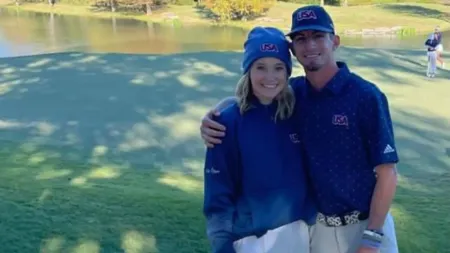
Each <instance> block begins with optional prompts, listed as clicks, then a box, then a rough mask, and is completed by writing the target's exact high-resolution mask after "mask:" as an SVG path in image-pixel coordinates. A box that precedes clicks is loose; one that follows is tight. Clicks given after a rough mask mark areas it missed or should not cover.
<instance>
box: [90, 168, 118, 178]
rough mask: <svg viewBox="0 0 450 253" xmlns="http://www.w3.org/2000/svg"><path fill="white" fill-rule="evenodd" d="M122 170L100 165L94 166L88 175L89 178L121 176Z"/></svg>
mask: <svg viewBox="0 0 450 253" xmlns="http://www.w3.org/2000/svg"><path fill="white" fill-rule="evenodd" d="M120 175H121V172H120V169H118V168H114V167H110V166H107V167H99V168H94V169H92V171H90V172H89V173H88V174H87V175H86V177H87V178H105V179H106V178H118V177H120Z"/></svg>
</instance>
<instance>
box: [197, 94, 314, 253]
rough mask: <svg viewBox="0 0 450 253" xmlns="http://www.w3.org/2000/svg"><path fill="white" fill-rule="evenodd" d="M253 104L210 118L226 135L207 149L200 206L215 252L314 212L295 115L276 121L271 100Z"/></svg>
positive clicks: (227, 250) (308, 217) (224, 252)
mask: <svg viewBox="0 0 450 253" xmlns="http://www.w3.org/2000/svg"><path fill="white" fill-rule="evenodd" d="M253 105H255V106H254V108H251V109H250V110H248V111H246V112H245V113H244V114H243V115H241V114H240V112H239V107H238V105H237V104H232V105H231V106H229V107H227V108H226V109H225V110H224V111H223V112H221V115H220V116H219V117H217V118H215V120H216V121H217V122H219V123H221V124H223V125H224V126H225V127H226V136H225V137H224V138H223V139H222V144H220V145H216V146H215V147H214V148H209V149H208V150H207V153H206V160H205V174H204V176H205V185H204V187H205V193H204V194H205V195H204V210H203V211H204V215H205V216H206V219H207V235H208V239H209V240H210V242H211V247H212V249H213V252H214V253H233V252H235V251H234V248H233V242H234V241H236V240H238V239H240V238H243V237H246V236H250V235H257V236H260V235H263V234H264V233H265V232H266V231H267V230H270V229H274V228H277V227H280V226H282V225H285V224H288V223H291V222H294V221H297V220H300V219H302V220H305V221H312V220H314V218H315V215H316V207H315V201H314V199H313V197H312V196H313V195H312V193H311V192H310V188H311V187H310V185H309V182H308V180H307V175H306V172H305V171H306V170H305V169H304V167H303V155H302V153H303V152H302V146H301V143H300V138H299V134H298V133H297V132H296V131H295V129H296V127H295V125H294V124H295V117H291V118H290V119H287V120H280V119H278V120H277V121H276V122H275V121H274V120H273V118H274V116H275V112H276V107H277V105H276V103H273V104H272V105H262V104H260V103H259V102H255V101H254V102H253Z"/></svg>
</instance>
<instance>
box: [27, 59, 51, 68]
mask: <svg viewBox="0 0 450 253" xmlns="http://www.w3.org/2000/svg"><path fill="white" fill-rule="evenodd" d="M52 61H53V59H50V58H44V59H40V60H38V61H35V62H32V63H28V64H27V67H29V68H37V67H42V66H44V65H46V64H48V63H50V62H52Z"/></svg>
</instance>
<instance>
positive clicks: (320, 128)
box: [201, 6, 398, 253]
mask: <svg viewBox="0 0 450 253" xmlns="http://www.w3.org/2000/svg"><path fill="white" fill-rule="evenodd" d="M288 36H289V37H290V38H291V40H292V52H293V54H294V55H295V57H296V58H297V60H298V61H299V62H300V64H301V65H302V66H303V68H304V70H305V73H306V77H296V78H292V79H291V86H292V88H293V89H294V91H295V93H296V98H297V103H296V114H297V115H296V116H297V117H298V119H297V121H298V123H299V131H300V132H301V137H302V138H301V140H302V142H303V145H304V147H305V149H306V155H307V159H308V167H309V168H308V169H309V174H310V179H311V182H312V184H313V186H314V190H315V192H316V199H317V204H318V208H319V212H320V213H319V215H318V219H317V223H316V224H315V225H314V226H313V227H312V229H311V236H312V238H311V252H312V253H324V252H326V253H375V252H381V253H398V248H397V240H396V235H395V228H394V223H393V218H392V216H391V215H390V213H389V209H390V205H391V203H392V199H393V197H394V194H395V190H396V184H397V174H396V167H395V164H396V163H397V162H398V156H397V151H396V146H395V142H394V134H393V127H392V122H391V117H390V113H389V106H388V101H387V99H386V96H385V95H384V94H383V93H382V92H381V91H380V90H379V89H378V88H377V87H376V86H375V85H374V84H372V83H370V82H368V81H366V80H365V79H363V78H362V77H360V76H358V75H356V74H354V73H351V72H350V70H349V69H348V67H347V66H346V64H345V63H343V62H336V60H335V50H336V49H337V48H338V47H339V45H340V38H339V36H337V35H336V34H335V31H334V25H333V21H332V19H331V17H330V16H329V14H328V13H327V12H326V11H325V10H324V9H323V8H322V7H319V6H306V7H302V8H299V9H297V10H296V11H295V12H294V13H293V15H292V27H291V31H290V32H289V33H288ZM229 100H230V99H228V100H224V101H222V102H221V103H220V104H219V105H218V106H217V107H218V108H220V107H221V106H223V105H225V104H227V103H229V102H228V101H229ZM211 113H213V112H210V113H209V114H208V115H207V116H205V117H204V118H203V120H202V127H201V132H202V138H203V139H204V140H205V142H206V144H207V145H208V146H213V145H214V144H215V143H220V138H218V137H221V136H224V134H226V130H225V129H224V127H223V126H221V125H218V124H217V123H216V122H214V121H212V120H211Z"/></svg>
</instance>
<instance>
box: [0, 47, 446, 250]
mask: <svg viewBox="0 0 450 253" xmlns="http://www.w3.org/2000/svg"><path fill="white" fill-rule="evenodd" d="M339 56H340V58H345V59H348V62H349V64H350V67H351V68H352V69H353V70H354V71H357V72H358V73H361V74H362V75H363V76H365V77H366V78H368V79H369V80H372V81H374V82H376V83H377V84H378V85H379V86H380V87H381V88H382V89H383V90H384V91H385V92H386V94H387V95H388V98H389V101H390V103H391V109H392V116H393V119H394V121H395V130H396V137H397V142H398V150H399V151H400V158H401V164H400V165H399V173H400V185H399V189H398V193H397V196H396V199H395V203H394V206H393V214H394V217H395V219H396V228H397V233H398V240H399V245H400V249H401V251H400V252H402V253H406V252H414V253H430V252H439V253H449V252H450V251H449V248H448V240H447V235H448V234H450V229H449V226H448V224H449V223H450V215H449V213H450V200H449V199H448V197H447V194H448V192H449V191H450V171H449V168H450V160H449V157H448V156H447V155H446V149H447V148H450V134H449V132H448V129H450V123H449V122H450V109H449V108H450V100H449V99H448V94H449V93H450V86H449V85H448V80H449V78H450V72H449V71H440V72H439V77H438V78H436V79H434V80H428V79H427V78H425V77H424V73H425V72H424V70H425V69H424V66H423V64H424V60H425V57H424V52H423V51H406V50H403V51H402V50H392V51H387V50H371V49H348V48H342V49H340V51H339ZM446 57H447V58H448V57H450V55H448V54H447V55H446ZM240 59H241V55H240V53H238V52H223V53H215V52H205V53H196V54H179V55H165V56H149V55H121V54H85V53H62V54H48V55H40V56H29V57H18V58H8V59H0V74H1V76H0V119H1V120H0V128H1V131H0V139H1V140H2V146H1V148H0V158H1V160H2V163H1V167H0V221H1V222H0V249H1V250H0V251H1V252H2V253H12V252H52V253H56V252H58V253H60V252H61V253H62V252H64V253H66V252H70V253H72V252H73V253H77V252H83V253H98V252H108V253H109V252H127V253H142V252H159V253H173V252H186V253H192V252H196V253H197V252H207V241H206V239H205V232H204V226H205V223H204V219H203V217H202V215H201V207H202V186H203V182H202V160H203V154H204V147H203V144H202V142H201V140H200V138H199V136H198V124H199V119H200V117H201V116H202V115H203V113H204V112H205V111H206V110H207V109H208V107H210V106H212V105H213V104H214V103H216V102H217V101H218V100H219V99H220V98H222V97H224V96H228V95H230V94H232V92H233V90H234V85H235V83H236V81H237V80H238V78H239V75H238V71H239V61H240ZM294 73H295V74H301V73H302V71H301V69H300V68H298V66H297V67H296V69H295V71H294Z"/></svg>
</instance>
